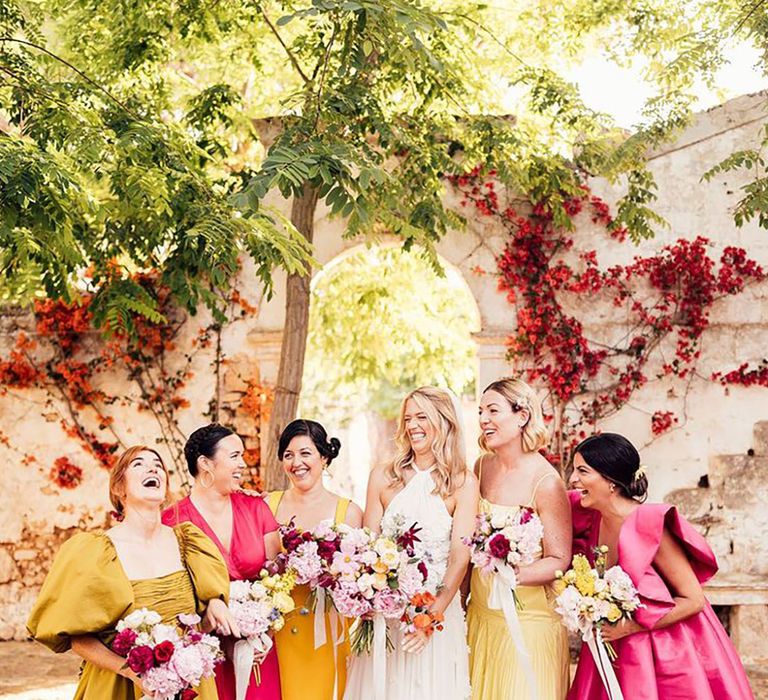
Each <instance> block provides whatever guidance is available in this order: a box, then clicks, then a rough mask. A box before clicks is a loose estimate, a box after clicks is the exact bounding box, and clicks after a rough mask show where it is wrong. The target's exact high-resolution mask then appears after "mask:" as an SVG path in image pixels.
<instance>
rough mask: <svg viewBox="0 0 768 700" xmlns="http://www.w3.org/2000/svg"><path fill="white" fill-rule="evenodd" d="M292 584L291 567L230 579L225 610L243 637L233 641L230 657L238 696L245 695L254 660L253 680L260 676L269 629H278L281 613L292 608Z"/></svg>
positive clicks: (269, 641)
mask: <svg viewBox="0 0 768 700" xmlns="http://www.w3.org/2000/svg"><path fill="white" fill-rule="evenodd" d="M295 585H296V577H295V575H294V574H293V572H292V571H287V572H285V573H282V574H277V573H275V574H270V573H269V572H267V571H266V570H265V571H262V572H261V574H260V576H259V578H258V579H257V580H256V581H232V582H231V583H230V588H229V610H230V612H231V613H232V616H233V617H234V618H235V622H237V626H238V627H239V628H240V634H241V635H242V637H243V638H242V639H239V640H238V641H237V642H235V648H234V658H233V664H234V667H235V691H236V697H237V699H238V700H241V698H244V697H245V694H246V692H247V688H248V683H249V682H250V676H251V669H252V668H254V661H255V662H256V666H255V669H256V674H257V680H260V678H259V664H260V663H261V662H262V661H263V660H264V658H265V657H266V655H267V654H268V653H269V650H270V649H271V648H272V637H271V636H270V633H272V632H277V631H279V630H281V629H282V628H283V626H284V625H285V615H287V614H288V613H289V612H291V611H292V610H293V609H294V602H293V598H292V597H291V591H292V590H293V588H294V586H295Z"/></svg>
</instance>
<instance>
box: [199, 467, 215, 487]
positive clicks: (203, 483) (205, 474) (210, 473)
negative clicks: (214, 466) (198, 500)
mask: <svg viewBox="0 0 768 700" xmlns="http://www.w3.org/2000/svg"><path fill="white" fill-rule="evenodd" d="M205 476H210V477H211V483H210V484H206V483H205V481H204V480H203V478H204V477H205ZM214 481H215V478H214V476H213V472H209V471H205V470H203V471H202V472H201V473H200V486H202V487H203V488H204V489H209V488H211V486H213V482H214Z"/></svg>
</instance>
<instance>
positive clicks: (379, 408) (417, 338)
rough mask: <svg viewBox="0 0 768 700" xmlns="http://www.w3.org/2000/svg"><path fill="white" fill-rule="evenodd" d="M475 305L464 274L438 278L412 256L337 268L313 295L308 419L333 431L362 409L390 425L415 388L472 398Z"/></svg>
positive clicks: (389, 251)
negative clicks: (325, 422)
mask: <svg viewBox="0 0 768 700" xmlns="http://www.w3.org/2000/svg"><path fill="white" fill-rule="evenodd" d="M474 303H475V302H474V300H473V298H472V296H471V293H470V292H469V290H468V289H467V288H466V285H465V283H464V281H463V280H462V279H461V277H460V275H459V274H458V273H455V272H452V271H447V274H445V275H439V274H437V273H436V272H435V270H434V268H433V267H432V266H430V265H429V263H428V262H426V261H425V260H424V258H423V257H422V256H420V255H418V254H417V252H416V251H412V252H405V251H403V250H402V249H400V248H378V247H374V248H371V249H368V250H365V251H361V252H358V253H355V254H353V255H351V256H350V257H348V258H345V259H344V260H342V261H340V262H339V263H337V264H336V265H334V266H333V267H332V268H331V269H329V270H328V271H327V272H325V271H324V272H323V273H321V276H320V277H319V278H318V279H317V280H316V281H315V283H314V285H313V288H312V303H311V307H310V314H309V334H308V337H307V362H306V366H305V368H304V384H303V388H302V398H301V402H302V410H303V411H305V412H306V413H307V414H308V415H318V416H323V417H325V418H327V417H329V416H332V417H333V422H336V423H344V422H346V421H348V420H349V419H350V418H352V417H353V416H354V415H355V414H357V413H360V412H363V411H366V410H373V411H376V412H377V413H379V414H380V415H381V416H383V417H385V418H393V417H394V416H395V415H396V413H397V408H398V406H399V404H400V401H401V399H402V397H403V394H404V393H406V392H407V391H408V390H410V389H412V388H413V387H416V386H422V385H425V384H432V385H436V386H444V387H448V388H450V389H452V390H453V391H454V392H455V393H456V394H458V395H461V394H463V393H468V392H472V391H474V381H475V366H476V358H475V343H474V341H473V340H472V337H471V331H473V330H476V329H475V328H474V325H475V324H476V320H475V315H476V313H477V312H476V309H475V308H474Z"/></svg>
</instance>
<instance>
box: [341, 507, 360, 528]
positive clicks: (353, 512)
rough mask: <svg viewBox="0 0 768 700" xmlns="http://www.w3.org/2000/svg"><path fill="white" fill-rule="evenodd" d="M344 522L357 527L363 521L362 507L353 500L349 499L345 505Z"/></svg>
mask: <svg viewBox="0 0 768 700" xmlns="http://www.w3.org/2000/svg"><path fill="white" fill-rule="evenodd" d="M345 522H346V523H347V525H353V526H354V527H359V526H360V525H361V524H362V522H363V509H362V508H361V507H360V506H359V505H357V503H355V502H354V501H350V502H349V505H348V506H347V517H346V518H345Z"/></svg>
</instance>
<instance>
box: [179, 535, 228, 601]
mask: <svg viewBox="0 0 768 700" xmlns="http://www.w3.org/2000/svg"><path fill="white" fill-rule="evenodd" d="M175 529H176V531H177V533H178V534H179V541H180V542H181V545H182V550H183V555H184V564H185V566H186V567H187V571H188V572H189V576H190V578H191V579H192V585H193V586H194V589H195V597H196V598H197V607H198V612H199V613H201V614H202V613H203V612H204V611H205V608H206V607H207V604H208V601H209V600H212V599H214V598H221V599H222V600H224V601H225V602H226V601H228V600H229V573H228V571H227V565H226V564H225V563H224V559H223V558H222V556H221V554H220V552H219V550H218V547H216V545H215V544H214V543H213V542H212V541H211V540H210V538H209V537H208V536H207V535H205V534H204V533H203V531H202V530H200V528H198V527H197V526H196V525H193V524H192V523H187V522H184V523H180V524H179V525H177V526H176V528H175Z"/></svg>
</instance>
